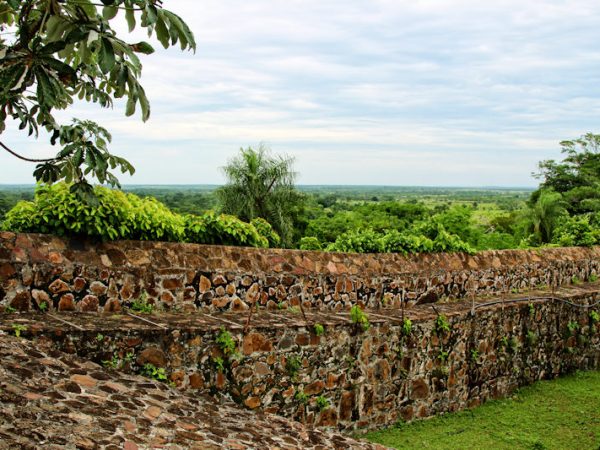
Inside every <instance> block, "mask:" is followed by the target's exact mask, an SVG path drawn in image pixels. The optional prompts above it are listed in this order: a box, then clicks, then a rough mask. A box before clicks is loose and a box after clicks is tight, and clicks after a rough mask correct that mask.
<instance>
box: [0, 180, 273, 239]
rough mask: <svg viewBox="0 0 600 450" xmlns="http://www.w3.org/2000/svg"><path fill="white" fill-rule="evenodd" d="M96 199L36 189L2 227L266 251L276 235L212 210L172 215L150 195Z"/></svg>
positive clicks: (62, 186) (107, 193)
mask: <svg viewBox="0 0 600 450" xmlns="http://www.w3.org/2000/svg"><path fill="white" fill-rule="evenodd" d="M94 194H95V196H96V199H95V201H94V202H90V203H86V202H84V201H81V200H80V199H78V198H77V197H76V196H75V194H73V193H71V191H70V189H69V185H68V184H66V183H56V184H54V185H51V186H46V185H41V186H38V187H37V188H36V191H35V197H34V199H33V201H32V202H27V201H21V202H19V203H17V204H16V205H15V206H14V207H13V208H12V209H11V210H10V211H9V212H8V213H6V220H5V221H4V222H3V224H2V228H3V229H5V230H9V231H14V232H24V233H47V234H55V235H58V236H82V237H91V238H94V239H100V240H103V241H107V240H116V239H132V240H142V241H145V240H162V241H175V242H181V241H187V242H195V243H200V244H220V245H244V246H249V247H268V246H269V242H273V243H275V242H276V241H277V239H278V236H277V234H276V233H275V232H273V230H272V228H271V226H270V225H269V224H268V222H266V221H265V220H263V219H255V223H256V224H257V226H258V227H259V228H260V229H261V230H262V232H263V233H264V234H265V235H266V237H265V236H263V235H261V234H260V233H259V232H258V231H257V229H256V228H255V227H254V226H253V225H252V224H249V223H246V222H242V221H241V220H240V219H238V218H237V217H234V216H228V215H225V214H221V215H217V214H215V213H214V212H212V211H211V212H208V213H205V214H203V215H202V216H193V215H185V216H182V215H180V214H177V213H174V212H172V211H171V210H170V209H169V208H167V207H166V206H165V205H164V204H162V203H161V202H159V201H158V200H156V199H155V198H152V197H144V198H141V197H138V196H137V195H135V194H126V193H124V192H122V191H119V190H115V189H108V188H105V187H103V186H96V187H94Z"/></svg>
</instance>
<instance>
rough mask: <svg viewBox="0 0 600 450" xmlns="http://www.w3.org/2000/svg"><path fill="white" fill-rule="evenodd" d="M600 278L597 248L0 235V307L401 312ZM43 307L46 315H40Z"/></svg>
mask: <svg viewBox="0 0 600 450" xmlns="http://www.w3.org/2000/svg"><path fill="white" fill-rule="evenodd" d="M599 272H600V247H595V248H555V249H544V250H530V251H523V250H506V251H488V252H481V253H478V254H475V255H466V254H458V253H457V254H424V255H411V256H401V255H394V254H385V255H374V254H369V255H359V254H344V253H324V252H309V251H295V250H281V249H268V250H264V249H253V248H240V247H223V246H207V245H196V244H176V243H161V242H130V241H122V242H110V243H94V242H87V241H82V240H75V239H71V240H69V239H61V238H57V237H52V236H46V235H35V234H14V233H9V232H4V233H0V306H5V307H6V306H10V307H11V308H16V309H19V310H28V309H34V310H40V309H41V310H47V311H52V310H59V311H102V310H105V311H118V310H120V309H121V307H122V306H123V304H125V305H131V303H132V302H133V301H134V300H136V299H138V298H140V296H141V295H142V293H143V292H146V293H147V296H148V301H149V302H150V303H153V304H155V305H156V306H159V307H160V308H161V309H163V310H181V311H188V312H189V311H195V310H201V311H228V310H233V311H243V310H246V309H248V308H249V306H250V305H254V304H259V305H263V306H266V307H268V308H271V309H277V308H282V307H283V308H285V307H287V306H290V305H291V306H295V305H300V304H301V303H302V305H303V306H304V307H305V308H319V309H328V310H335V311H339V310H344V309H348V308H349V307H350V306H351V305H352V304H357V303H358V304H361V305H363V306H368V307H377V306H380V305H382V304H383V305H384V306H391V307H398V306H399V304H400V303H401V302H402V300H404V301H405V304H406V306H412V305H415V304H422V303H433V302H437V301H440V300H444V299H447V298H462V297H466V296H470V295H471V294H474V295H478V296H480V295H492V294H498V293H503V292H504V293H507V292H511V291H512V292H515V291H519V290H523V289H527V288H532V287H541V286H560V285H564V284H568V283H570V282H571V281H572V280H573V277H576V278H578V279H579V280H587V279H589V278H590V277H592V278H593V277H595V276H596V275H597V274H598V273H599ZM40 306H41V308H40Z"/></svg>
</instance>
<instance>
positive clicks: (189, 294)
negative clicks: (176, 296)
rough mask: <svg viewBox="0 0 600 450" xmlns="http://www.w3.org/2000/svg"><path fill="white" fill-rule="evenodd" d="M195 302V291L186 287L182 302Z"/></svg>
mask: <svg viewBox="0 0 600 450" xmlns="http://www.w3.org/2000/svg"><path fill="white" fill-rule="evenodd" d="M194 300H196V289H194V288H193V287H192V286H188V287H186V288H185V290H184V291H183V301H184V302H193V301H194Z"/></svg>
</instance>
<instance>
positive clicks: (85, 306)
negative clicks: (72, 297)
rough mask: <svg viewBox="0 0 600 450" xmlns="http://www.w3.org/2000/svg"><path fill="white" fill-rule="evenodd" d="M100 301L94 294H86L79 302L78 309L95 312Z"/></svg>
mask: <svg viewBox="0 0 600 450" xmlns="http://www.w3.org/2000/svg"><path fill="white" fill-rule="evenodd" d="M99 304H100V302H99V301H98V297H96V296H95V295H86V296H85V297H83V300H81V302H80V303H79V310H80V311H83V312H97V311H98V306H99Z"/></svg>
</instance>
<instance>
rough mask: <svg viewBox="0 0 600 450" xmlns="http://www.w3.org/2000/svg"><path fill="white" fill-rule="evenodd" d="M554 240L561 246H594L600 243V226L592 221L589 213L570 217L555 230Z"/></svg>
mask: <svg viewBox="0 0 600 450" xmlns="http://www.w3.org/2000/svg"><path fill="white" fill-rule="evenodd" d="M553 242H554V243H556V244H559V245H561V246H588V247H589V246H592V245H595V244H598V243H600V228H596V227H594V226H593V225H592V224H591V223H590V216H589V215H581V216H573V217H569V218H567V219H565V220H563V221H562V222H561V224H560V225H559V226H558V227H557V228H556V230H555V232H554V239H553Z"/></svg>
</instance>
